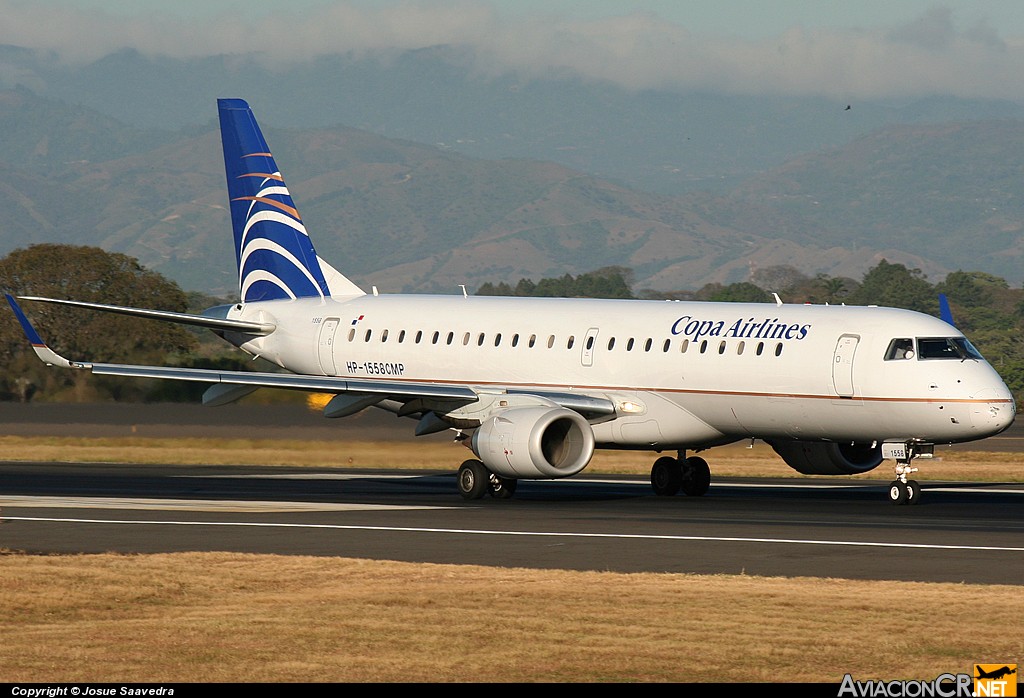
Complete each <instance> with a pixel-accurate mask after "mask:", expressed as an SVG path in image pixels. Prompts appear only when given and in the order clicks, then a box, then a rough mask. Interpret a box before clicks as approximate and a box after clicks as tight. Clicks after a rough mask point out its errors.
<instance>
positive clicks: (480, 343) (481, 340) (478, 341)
mask: <svg viewBox="0 0 1024 698" xmlns="http://www.w3.org/2000/svg"><path fill="white" fill-rule="evenodd" d="M476 345H477V346H478V347H482V346H483V345H484V333H483V332H481V333H480V336H479V337H477V338H476Z"/></svg>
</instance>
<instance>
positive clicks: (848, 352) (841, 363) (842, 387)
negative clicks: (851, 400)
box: [832, 334, 860, 397]
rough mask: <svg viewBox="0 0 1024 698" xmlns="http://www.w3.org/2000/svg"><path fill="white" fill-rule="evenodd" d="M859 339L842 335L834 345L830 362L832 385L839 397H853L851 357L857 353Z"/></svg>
mask: <svg viewBox="0 0 1024 698" xmlns="http://www.w3.org/2000/svg"><path fill="white" fill-rule="evenodd" d="M859 341H860V337H858V336H857V335H855V334H844V335H843V336H842V337H840V338H839V341H838V342H837V343H836V353H835V356H834V357H833V361H832V383H833V385H834V386H835V389H836V394H838V395H839V396H840V397H853V357H854V355H855V354H856V353H857V343H858V342H859Z"/></svg>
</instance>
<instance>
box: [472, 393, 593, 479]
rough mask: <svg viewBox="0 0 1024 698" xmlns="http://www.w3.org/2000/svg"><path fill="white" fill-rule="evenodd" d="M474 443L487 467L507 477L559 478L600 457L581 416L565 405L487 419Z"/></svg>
mask: <svg viewBox="0 0 1024 698" xmlns="http://www.w3.org/2000/svg"><path fill="white" fill-rule="evenodd" d="M471 444H472V447H473V452H474V453H475V454H476V455H477V457H478V458H479V459H480V460H481V461H483V463H484V465H486V466H487V468H488V469H489V470H490V471H491V472H492V473H494V474H496V475H500V476H501V477H509V478H523V477H525V478H531V477H532V478H559V477H569V476H570V475H575V474H576V473H578V472H579V471H581V470H583V468H585V467H586V466H587V463H589V462H590V459H591V457H592V456H593V455H594V432H593V430H592V429H591V428H590V424H589V423H588V422H587V420H586V419H584V418H583V417H581V416H580V415H579V413H577V412H573V411H572V410H567V409H565V408H564V407H549V406H537V407H514V408H509V409H506V410H501V411H500V412H497V413H495V414H493V415H491V416H490V417H488V418H487V419H486V420H484V421H483V423H482V424H481V425H480V427H479V428H478V429H477V430H476V432H474V434H473V440H472V441H471Z"/></svg>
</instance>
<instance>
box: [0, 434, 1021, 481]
mask: <svg viewBox="0 0 1024 698" xmlns="http://www.w3.org/2000/svg"><path fill="white" fill-rule="evenodd" d="M702 455H703V456H704V457H705V458H706V459H707V460H708V462H709V464H710V465H711V472H712V474H713V475H715V476H725V477H730V476H732V477H801V476H800V475H799V474H798V473H796V472H795V471H794V470H792V469H791V468H790V467H789V466H787V465H786V464H785V463H784V462H783V461H782V460H781V459H780V458H779V457H778V456H777V455H776V454H775V452H774V451H772V450H771V448H770V447H768V446H767V445H765V444H763V443H761V442H757V443H756V444H755V445H754V446H753V447H752V448H748V447H747V446H745V445H731V446H723V447H720V448H715V449H712V450H711V451H708V452H707V453H705V454H702ZM470 457H472V453H471V452H470V451H469V450H468V449H467V448H465V447H464V446H462V445H461V444H457V443H454V442H450V441H438V440H415V439H413V438H410V439H409V440H407V441H392V442H387V443H381V442H373V441H310V440H298V439H296V440H283V439H241V438H239V439H215V438H186V437H182V438H156V437H117V438H81V437H44V436H32V437H24V436H3V437H0V460H4V461H39V462H43V461H56V462H70V463H152V464H171V465H285V466H310V467H351V468H416V469H431V470H432V469H440V470H454V469H455V468H456V467H458V464H459V463H461V462H462V461H463V460H465V459H466V458H470ZM654 457H655V456H654V454H652V453H650V452H646V451H598V452H597V453H596V454H595V455H594V459H593V461H591V463H590V465H589V466H588V467H587V470H586V471H585V472H586V473H590V474H597V473H618V474H631V473H636V474H643V473H649V472H650V469H651V464H652V463H653V461H654ZM917 465H919V466H920V467H921V472H920V473H918V474H917V475H915V477H917V478H918V479H920V480H927V479H933V480H961V481H971V480H975V481H999V482H1022V481H1024V454H1021V453H997V452H988V451H962V450H953V449H936V458H934V459H932V460H928V461H918V462H917ZM890 473H891V471H890V470H889V469H887V468H884V467H883V468H880V469H879V470H877V471H874V472H871V473H867V474H866V475H865V476H864V477H867V478H879V477H880V478H882V479H885V478H887V477H889V476H890Z"/></svg>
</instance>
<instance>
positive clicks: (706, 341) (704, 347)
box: [700, 339, 708, 354]
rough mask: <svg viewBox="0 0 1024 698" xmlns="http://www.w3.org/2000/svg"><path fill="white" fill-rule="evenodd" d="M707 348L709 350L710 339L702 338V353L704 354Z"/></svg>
mask: <svg viewBox="0 0 1024 698" xmlns="http://www.w3.org/2000/svg"><path fill="white" fill-rule="evenodd" d="M707 350H708V340H706V339H704V340H701V343H700V353H701V354H703V353H704V352H706V351H707Z"/></svg>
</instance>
